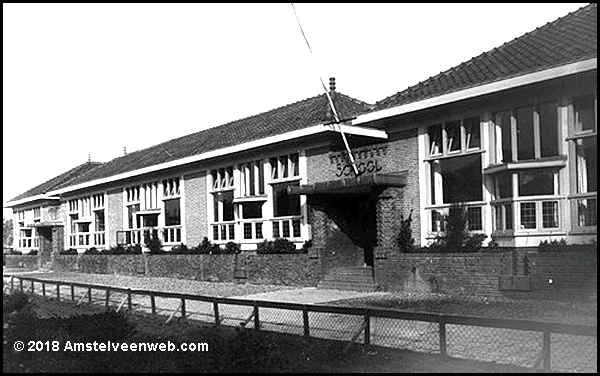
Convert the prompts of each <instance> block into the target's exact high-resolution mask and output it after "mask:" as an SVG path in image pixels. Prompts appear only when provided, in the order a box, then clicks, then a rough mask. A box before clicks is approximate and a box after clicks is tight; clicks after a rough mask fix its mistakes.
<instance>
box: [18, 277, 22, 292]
mask: <svg viewBox="0 0 600 376" xmlns="http://www.w3.org/2000/svg"><path fill="white" fill-rule="evenodd" d="M19 286H21V292H23V279H22V278H19Z"/></svg>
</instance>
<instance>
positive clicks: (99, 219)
mask: <svg viewBox="0 0 600 376" xmlns="http://www.w3.org/2000/svg"><path fill="white" fill-rule="evenodd" d="M94 215H95V221H94V222H95V223H96V231H105V224H104V223H105V222H104V210H97V211H95V212H94Z"/></svg>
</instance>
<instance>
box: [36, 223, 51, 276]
mask: <svg viewBox="0 0 600 376" xmlns="http://www.w3.org/2000/svg"><path fill="white" fill-rule="evenodd" d="M37 232H38V236H39V239H40V251H39V255H40V261H39V266H40V267H43V266H45V265H47V264H48V263H49V262H50V261H51V260H52V227H38V229H37Z"/></svg>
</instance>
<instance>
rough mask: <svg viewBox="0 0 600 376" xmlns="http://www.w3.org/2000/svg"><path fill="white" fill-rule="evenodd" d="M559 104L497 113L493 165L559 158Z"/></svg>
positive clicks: (547, 104) (553, 103)
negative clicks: (494, 159) (557, 156)
mask: <svg viewBox="0 0 600 376" xmlns="http://www.w3.org/2000/svg"><path fill="white" fill-rule="evenodd" d="M558 131H559V128H558V105H557V103H555V102H548V103H541V104H538V105H536V106H529V107H521V108H517V109H515V110H511V111H502V112H499V113H497V114H496V132H495V135H496V163H510V162H515V161H525V160H533V159H537V158H544V157H551V156H556V155H559V148H558V140H559V133H558Z"/></svg>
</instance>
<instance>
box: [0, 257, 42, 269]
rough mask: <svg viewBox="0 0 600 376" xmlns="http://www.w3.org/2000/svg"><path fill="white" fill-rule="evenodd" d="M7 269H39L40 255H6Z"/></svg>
mask: <svg viewBox="0 0 600 376" xmlns="http://www.w3.org/2000/svg"><path fill="white" fill-rule="evenodd" d="M4 257H6V265H5V266H6V267H7V268H11V269H12V268H15V269H37V268H38V266H39V256H38V255H5V256H4Z"/></svg>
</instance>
